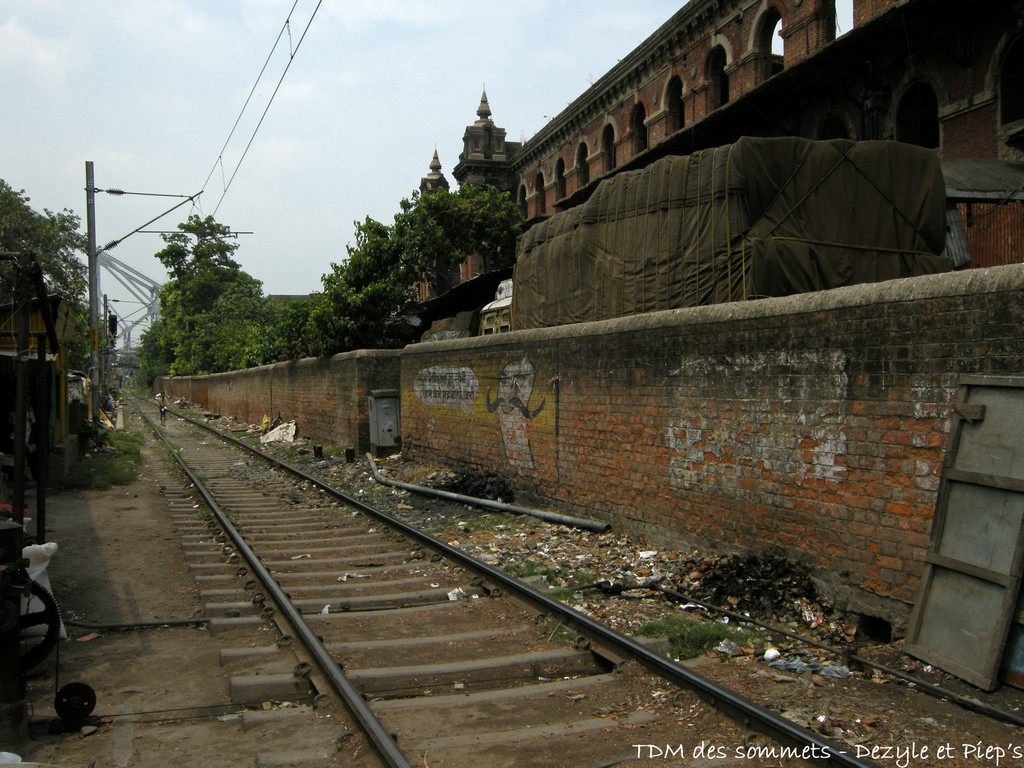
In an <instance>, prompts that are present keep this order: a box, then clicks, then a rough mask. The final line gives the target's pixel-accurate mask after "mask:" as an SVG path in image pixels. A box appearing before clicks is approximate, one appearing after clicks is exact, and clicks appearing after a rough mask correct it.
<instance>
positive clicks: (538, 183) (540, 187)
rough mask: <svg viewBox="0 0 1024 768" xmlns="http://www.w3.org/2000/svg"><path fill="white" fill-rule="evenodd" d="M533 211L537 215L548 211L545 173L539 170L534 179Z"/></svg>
mask: <svg viewBox="0 0 1024 768" xmlns="http://www.w3.org/2000/svg"><path fill="white" fill-rule="evenodd" d="M533 195H534V202H533V213H534V215H535V216H543V215H544V214H545V213H547V212H548V206H547V200H546V199H545V198H546V195H545V192H544V173H543V172H542V171H537V175H536V176H535V177H534V179H533Z"/></svg>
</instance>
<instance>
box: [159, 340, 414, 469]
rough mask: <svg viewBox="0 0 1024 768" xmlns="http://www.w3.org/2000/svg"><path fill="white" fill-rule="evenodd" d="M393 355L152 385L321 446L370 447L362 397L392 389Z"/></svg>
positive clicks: (367, 354) (360, 355)
mask: <svg viewBox="0 0 1024 768" xmlns="http://www.w3.org/2000/svg"><path fill="white" fill-rule="evenodd" d="M398 376H399V362H398V352H397V351H391V350H363V351H359V352H346V353H343V354H340V355H335V356H333V357H329V358H307V359H305V360H296V361H292V362H286V363H277V364H276V365H267V366H262V367H260V368H250V369H248V370H244V371H232V372H230V373H218V374H213V375H210V376H176V377H173V378H166V379H160V380H158V381H157V382H156V383H155V384H154V387H155V388H156V389H157V391H160V390H161V389H162V391H164V392H166V393H167V394H168V395H170V396H172V397H176V398H177V397H183V398H185V399H186V400H188V401H189V402H192V403H197V404H199V405H201V406H202V407H203V408H205V409H207V410H210V411H215V412H217V413H220V414H223V415H225V416H233V417H235V418H239V419H242V420H244V421H247V422H250V423H253V424H258V423H260V422H261V421H262V419H263V416H264V414H265V415H267V416H269V417H270V418H271V419H274V418H280V419H281V420H282V421H292V420H294V421H295V422H296V427H297V432H298V434H299V435H300V436H301V437H307V438H309V439H310V440H312V441H314V442H316V443H321V444H324V445H335V446H339V447H343V448H347V447H349V446H353V447H356V448H357V449H358V450H359V451H360V452H363V451H367V450H369V449H370V427H369V417H368V414H367V409H366V396H367V394H369V392H371V391H373V390H377V389H397V388H398Z"/></svg>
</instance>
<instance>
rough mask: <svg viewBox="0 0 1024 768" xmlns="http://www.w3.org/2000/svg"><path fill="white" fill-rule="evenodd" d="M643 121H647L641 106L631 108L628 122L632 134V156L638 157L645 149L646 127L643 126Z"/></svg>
mask: <svg viewBox="0 0 1024 768" xmlns="http://www.w3.org/2000/svg"><path fill="white" fill-rule="evenodd" d="M645 120H647V110H645V109H644V105H643V104H637V105H636V106H635V107H633V116H632V117H631V118H630V121H629V123H630V131H631V132H632V134H633V154H634V155H639V154H640V153H641V152H643V151H644V150H645V149H647V126H646V125H644V121H645Z"/></svg>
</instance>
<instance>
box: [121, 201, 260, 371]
mask: <svg viewBox="0 0 1024 768" xmlns="http://www.w3.org/2000/svg"><path fill="white" fill-rule="evenodd" d="M178 230H179V231H178V232H175V233H172V234H169V235H163V239H164V243H165V244H166V245H165V247H164V248H163V250H161V251H159V252H158V253H157V254H156V257H157V259H159V261H160V263H161V264H163V265H164V266H165V267H166V268H167V271H168V272H169V273H170V275H171V279H170V280H169V281H168V282H166V283H165V284H164V286H163V287H162V288H161V289H160V319H159V320H158V321H156V322H155V323H154V324H153V325H152V326H151V327H150V329H149V330H148V331H147V332H146V333H145V334H144V335H143V338H142V343H141V345H140V350H139V358H140V359H139V364H140V368H141V370H140V379H141V380H142V381H143V382H144V383H147V382H149V381H152V379H153V378H154V377H155V376H158V375H162V374H165V373H170V374H172V375H178V376H187V375H193V374H199V373H212V372H216V371H229V370H234V369H238V368H247V367H250V366H253V365H260V364H262V363H264V362H267V357H268V349H269V347H268V342H267V339H266V336H267V334H268V329H269V328H271V327H272V326H273V324H274V308H273V306H272V305H271V302H270V301H269V299H267V298H266V297H264V296H263V290H262V285H261V283H260V282H259V281H258V280H256V279H255V278H254V277H252V276H251V275H249V274H247V273H246V272H244V271H243V270H242V268H241V267H240V266H239V264H238V262H236V261H235V259H234V253H235V251H236V250H237V249H238V243H236V242H231V241H230V238H231V237H232V234H231V230H230V229H229V228H228V227H226V226H224V225H222V224H219V223H218V222H216V221H215V220H214V219H213V217H211V216H207V217H206V218H205V219H203V218H200V217H199V216H196V215H192V216H190V217H189V218H188V220H187V221H186V222H184V223H183V224H179V225H178Z"/></svg>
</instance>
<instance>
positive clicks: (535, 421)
mask: <svg viewBox="0 0 1024 768" xmlns="http://www.w3.org/2000/svg"><path fill="white" fill-rule="evenodd" d="M1022 288H1024V268H1021V267H1020V266H1007V267H998V268H994V269H989V270H970V271H966V272H960V273H951V274H947V275H940V276H931V277H926V278H916V279H908V280H899V281H892V282H888V283H881V284H877V285H868V286H855V287H850V288H843V289H839V290H834V291H828V292H823V293H819V294H809V295H804V296H796V297H788V298H782V299H768V300H760V301H752V302H747V303H742V304H728V305H719V306H712V307H701V308H696V309H689V310H677V311H671V312H663V313H655V314H650V315H644V316H638V317H633V318H623V319H618V320H611V321H606V322H601V323H590V324H581V325H574V326H565V327H561V328H552V329H544V330H536V331H520V332H517V333H513V334H507V335H503V336H491V337H486V338H480V339H460V340H454V341H448V342H440V343H433V344H419V345H413V346H410V347H407V348H406V350H405V351H404V352H403V354H402V376H401V379H402V429H403V435H404V438H403V439H404V442H403V446H404V451H405V453H406V454H407V455H411V456H415V457H420V458H439V459H445V460H448V461H450V462H452V463H454V464H455V465H457V466H461V467H464V468H467V469H473V470H476V471H487V472H496V473H499V474H502V475H505V476H507V477H509V478H510V479H511V480H512V481H513V483H514V484H515V485H516V486H517V487H518V488H520V489H521V490H523V491H525V492H527V493H528V494H529V495H531V496H533V497H536V499H537V500H545V499H546V500H547V501H549V502H551V503H552V504H553V505H554V506H556V507H557V508H559V509H561V510H562V511H564V512H567V513H570V514H576V515H581V516H589V517H599V518H604V519H608V520H610V521H612V522H613V523H614V524H616V525H620V526H625V527H628V528H631V529H634V530H636V531H638V532H640V533H642V534H643V535H644V536H645V537H646V538H647V540H648V541H649V542H651V543H656V544H658V545H664V546H672V547H676V548H686V547H690V546H694V547H699V548H701V549H711V550H721V551H750V550H763V549H765V548H770V547H771V548H778V549H781V550H782V551H783V552H784V553H785V554H786V555H788V556H790V557H793V558H795V559H799V560H801V561H804V562H807V563H810V564H812V565H813V566H814V567H815V568H816V571H817V573H818V574H819V575H820V576H821V577H822V579H823V580H824V581H825V582H826V583H827V584H828V586H829V588H830V589H831V590H832V591H833V592H834V594H836V595H837V596H845V597H847V598H849V600H850V604H851V606H852V607H854V608H856V609H859V610H862V611H865V612H868V613H871V614H873V615H877V616H882V617H885V618H887V619H889V620H890V621H893V622H894V624H895V625H896V626H897V627H898V626H900V625H902V624H903V623H904V622H905V620H906V617H907V614H908V612H909V607H910V605H911V604H912V602H913V600H914V599H915V596H916V591H917V588H918V585H919V581H920V576H921V573H922V568H923V558H924V555H925V552H926V550H927V547H928V544H929V537H930V531H931V523H932V516H933V510H934V506H935V501H936V492H937V488H938V484H939V478H940V474H941V467H942V461H943V455H944V450H945V446H946V443H947V441H948V438H949V431H950V425H951V403H952V400H953V398H954V396H955V394H956V391H957V388H958V386H959V384H960V381H961V378H962V377H963V376H965V375H979V374H980V375H987V374H991V375H1021V374H1024V362H1022V358H1021V353H1022V351H1024V342H1022V341H1021V333H1020V328H1021V326H1022V322H1024V301H1022V298H1024V294H1022Z"/></svg>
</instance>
